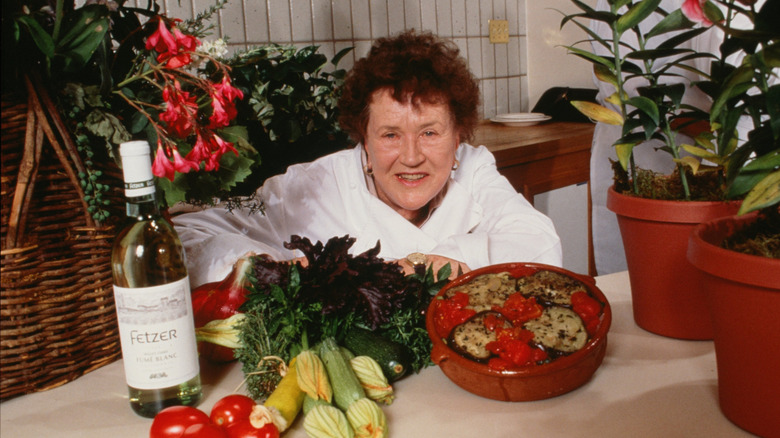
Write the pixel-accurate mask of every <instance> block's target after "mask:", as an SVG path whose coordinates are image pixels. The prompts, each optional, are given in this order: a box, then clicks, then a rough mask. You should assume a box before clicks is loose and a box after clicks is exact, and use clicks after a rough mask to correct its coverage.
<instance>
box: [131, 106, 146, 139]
mask: <svg viewBox="0 0 780 438" xmlns="http://www.w3.org/2000/svg"><path fill="white" fill-rule="evenodd" d="M148 124H149V119H148V118H147V117H146V116H145V115H144V114H143V113H142V112H140V111H136V112H135V113H133V115H132V117H130V126H129V129H130V132H131V133H132V134H138V133H139V132H143V130H144V129H146V125H148Z"/></svg>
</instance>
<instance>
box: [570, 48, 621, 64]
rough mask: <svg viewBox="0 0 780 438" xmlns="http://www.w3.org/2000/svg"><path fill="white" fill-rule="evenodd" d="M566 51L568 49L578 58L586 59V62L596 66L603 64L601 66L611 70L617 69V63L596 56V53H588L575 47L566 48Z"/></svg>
mask: <svg viewBox="0 0 780 438" xmlns="http://www.w3.org/2000/svg"><path fill="white" fill-rule="evenodd" d="M566 49H568V50H569V51H570V52H571V53H573V54H575V55H577V56H579V57H581V58H584V59H586V60H588V61H590V62H592V63H594V64H601V65H603V66H605V67H607V68H609V69H610V70H614V69H615V63H614V62H612V61H611V60H609V59H607V58H605V57H603V56H599V55H596V54H594V53H591V52H588V51H587V50H582V49H579V48H577V47H573V46H566Z"/></svg>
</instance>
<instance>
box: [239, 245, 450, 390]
mask: <svg viewBox="0 0 780 438" xmlns="http://www.w3.org/2000/svg"><path fill="white" fill-rule="evenodd" d="M354 242H355V239H354V238H350V237H349V236H344V237H333V238H331V239H330V240H329V241H328V242H327V243H326V244H325V245H323V244H322V243H321V242H317V244H312V243H311V242H310V241H309V240H308V239H306V238H301V237H299V236H292V237H291V240H290V242H289V243H285V247H287V248H289V249H299V250H300V251H301V252H303V253H304V255H305V257H306V260H307V265H306V266H302V265H301V264H300V263H295V264H290V263H287V262H277V261H274V260H271V259H270V258H268V257H266V256H258V257H256V258H255V259H254V272H253V273H252V274H251V275H250V284H251V286H250V288H249V289H250V291H251V292H250V293H249V295H248V297H247V301H246V303H245V304H244V306H243V307H242V309H241V310H242V311H243V312H244V313H245V314H246V318H245V320H244V322H243V324H242V326H241V334H240V338H241V343H242V346H241V347H240V348H238V349H236V351H235V355H236V357H237V358H238V359H239V360H240V361H241V362H242V364H243V371H244V373H245V374H246V377H247V386H248V388H249V392H250V393H251V394H252V395H253V396H254V397H256V398H262V397H264V396H266V395H268V393H270V391H271V390H272V389H273V388H274V387H275V386H276V384H277V383H278V381H279V380H280V379H281V377H280V376H279V373H278V369H277V367H278V360H277V361H274V360H267V359H268V358H271V357H278V358H280V359H281V360H284V361H285V362H287V361H289V360H290V359H291V358H292V357H294V356H297V355H298V353H299V352H300V351H302V350H305V349H309V348H312V347H313V346H314V345H316V344H317V343H319V342H321V341H322V340H323V339H325V338H328V337H333V338H335V339H336V340H337V341H339V342H340V341H341V340H342V339H343V337H344V334H345V333H346V332H347V331H348V330H349V329H350V328H351V327H354V326H360V327H365V328H368V329H371V330H377V331H378V332H379V333H380V334H382V335H383V336H387V337H388V338H389V339H393V340H395V341H397V342H400V343H402V344H404V345H406V346H408V347H409V348H410V349H411V350H412V351H413V353H414V356H415V360H414V364H413V368H414V370H415V372H417V371H419V370H420V369H421V368H423V367H425V366H428V365H430V351H431V344H430V340H429V339H428V334H427V331H426V329H425V310H426V309H427V307H428V304H429V303H430V300H431V297H432V296H433V295H435V294H436V292H438V290H439V289H440V288H441V287H442V286H443V285H444V284H446V282H447V278H448V277H449V274H450V272H451V271H450V266H449V265H446V266H445V267H444V268H442V269H440V270H439V272H438V278H439V280H438V281H437V280H435V279H434V275H433V272H432V268H431V267H429V268H428V270H427V272H418V273H415V274H413V275H409V276H405V275H404V273H403V269H402V268H401V266H399V265H397V264H395V263H386V262H385V261H384V260H383V259H381V258H379V257H377V254H378V253H379V249H380V246H379V243H377V245H376V246H375V247H374V248H372V249H370V250H368V251H366V252H364V253H362V254H359V255H351V254H349V252H348V251H349V248H350V247H351V246H352V245H353V244H354Z"/></svg>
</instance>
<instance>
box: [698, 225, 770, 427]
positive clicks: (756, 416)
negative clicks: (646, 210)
mask: <svg viewBox="0 0 780 438" xmlns="http://www.w3.org/2000/svg"><path fill="white" fill-rule="evenodd" d="M755 218H756V216H755V215H745V216H739V217H736V216H732V217H726V218H721V219H717V220H714V221H710V222H708V223H705V224H701V225H699V226H697V227H696V228H695V229H694V231H693V233H692V234H691V237H690V245H689V249H688V259H689V260H690V261H691V263H692V264H693V265H694V266H696V267H697V268H698V269H700V270H701V271H702V273H703V275H704V285H705V288H706V290H707V296H708V299H709V305H710V312H711V315H712V322H713V328H714V343H715V357H716V362H717V367H718V395H719V398H720V408H721V410H722V411H723V413H724V414H725V415H726V417H727V418H728V419H729V420H731V421H732V422H733V423H734V424H736V425H738V426H739V427H742V428H743V429H745V430H747V431H750V432H752V433H755V434H757V435H760V436H763V437H770V436H772V437H780V415H778V413H779V411H778V407H780V348H778V346H780V317H778V312H780V259H772V258H768V257H759V256H754V255H747V254H742V253H738V252H734V251H729V250H726V249H723V248H721V247H720V243H721V242H722V241H723V239H724V238H725V237H726V236H728V235H729V234H731V233H733V231H734V230H736V229H738V228H740V227H742V226H743V225H744V224H747V223H748V222H750V221H753V220H755Z"/></svg>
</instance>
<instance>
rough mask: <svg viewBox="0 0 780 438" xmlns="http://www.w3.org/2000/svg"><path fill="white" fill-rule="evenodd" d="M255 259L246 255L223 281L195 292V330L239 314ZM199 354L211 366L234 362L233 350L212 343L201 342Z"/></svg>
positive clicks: (251, 255) (193, 299)
mask: <svg viewBox="0 0 780 438" xmlns="http://www.w3.org/2000/svg"><path fill="white" fill-rule="evenodd" d="M253 257H254V254H247V255H245V256H244V257H241V258H240V259H238V261H236V263H235V264H234V265H233V270H232V271H231V272H230V274H228V275H227V277H225V279H223V280H222V281H218V282H214V283H206V284H202V285H200V286H198V287H197V288H195V289H194V290H193V291H192V308H193V310H194V316H195V327H196V329H199V328H201V327H203V326H205V325H206V324H208V323H209V322H211V321H215V320H223V319H227V318H230V317H231V316H233V315H235V314H237V313H240V312H239V308H240V307H241V306H242V305H243V304H244V302H246V297H247V294H248V293H249V290H248V289H247V287H248V286H249V277H248V275H249V273H250V272H251V270H252V266H253V265H252V263H253V262H252V260H253ZM196 332H197V330H196ZM198 351H199V352H200V354H201V355H203V356H204V357H206V358H207V359H209V360H210V361H212V362H216V363H224V362H230V361H233V360H234V357H233V350H232V349H230V348H227V347H223V346H220V345H216V344H213V343H210V342H203V341H201V342H198Z"/></svg>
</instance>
